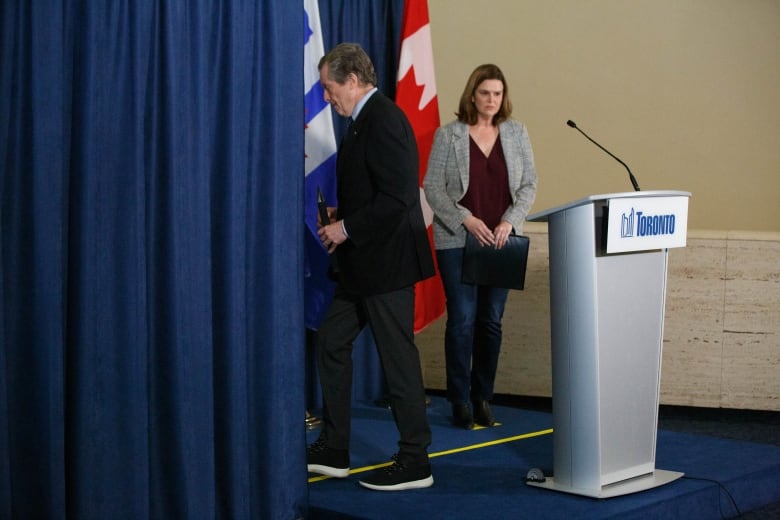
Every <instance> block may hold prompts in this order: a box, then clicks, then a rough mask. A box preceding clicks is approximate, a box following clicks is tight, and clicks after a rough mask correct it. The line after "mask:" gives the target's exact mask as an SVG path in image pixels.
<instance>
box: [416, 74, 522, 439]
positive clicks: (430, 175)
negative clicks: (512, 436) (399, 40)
mask: <svg viewBox="0 0 780 520" xmlns="http://www.w3.org/2000/svg"><path fill="white" fill-rule="evenodd" d="M511 114H512V103H511V102H510V101H509V92H508V89H507V84H506V79H505V78H504V74H503V73H502V72H501V69H499V68H498V67H497V66H495V65H492V64H486V65H480V66H479V67H477V68H476V69H475V70H474V72H472V73H471V76H469V79H468V81H467V82H466V88H465V89H464V90H463V95H461V98H460V104H459V106H458V112H457V113H456V114H455V115H456V116H457V119H456V120H455V121H453V122H451V123H449V124H447V125H445V126H443V127H441V128H439V129H438V130H437V131H436V135H435V137H434V141H433V148H432V149H431V154H430V158H429V159H428V171H427V173H426V175H425V181H424V183H423V184H424V189H425V197H426V199H427V201H428V204H429V205H430V206H431V208H432V209H433V212H434V221H433V238H434V245H435V247H436V259H437V260H438V264H439V271H440V274H441V279H442V282H443V284H444V292H445V296H446V298H447V325H446V331H445V336H444V353H445V360H446V370H447V399H448V400H449V401H450V402H451V403H452V414H453V422H454V423H455V425H457V426H459V427H463V428H466V429H471V428H473V426H474V422H476V423H477V424H479V425H482V426H492V425H493V424H494V423H495V418H494V417H493V412H492V411H491V409H490V405H489V401H490V400H491V399H492V398H493V384H494V382H495V378H496V368H497V365H498V356H499V352H500V350H501V318H502V316H503V314H504V306H505V304H506V299H507V296H508V294H509V290H508V289H502V288H495V287H488V286H480V285H469V284H464V283H461V270H462V269H461V266H462V261H463V248H464V245H465V243H466V234H467V233H471V234H472V235H474V237H476V239H477V240H478V241H479V242H480V243H481V244H483V245H484V246H489V247H495V248H498V249H500V248H502V247H503V246H504V245H505V244H506V241H507V237H508V236H509V235H510V234H511V233H516V234H520V233H521V232H522V226H523V221H524V220H525V217H526V215H528V211H529V210H530V209H531V204H533V201H534V198H535V196H536V168H535V166H534V158H533V151H532V150H531V142H530V140H529V138H528V133H527V132H526V129H525V126H524V125H523V124H522V123H520V122H518V121H514V120H511V119H510V116H511ZM469 403H471V405H472V406H471V407H470V406H469ZM472 407H473V408H472ZM472 409H473V411H472Z"/></svg>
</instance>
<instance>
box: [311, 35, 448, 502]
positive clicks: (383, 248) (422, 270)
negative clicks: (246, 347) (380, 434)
mask: <svg viewBox="0 0 780 520" xmlns="http://www.w3.org/2000/svg"><path fill="white" fill-rule="evenodd" d="M319 70H320V82H321V83H322V86H323V88H324V91H325V94H324V97H325V101H327V102H328V103H330V104H331V105H332V106H333V108H334V109H335V110H336V112H337V113H338V114H339V115H341V116H345V117H350V118H351V123H350V127H349V129H348V131H347V134H346V135H345V136H344V138H343V140H342V142H341V144H340V146H339V150H338V158H337V166H336V178H337V192H338V203H339V207H338V210H336V208H328V213H329V216H330V220H331V223H330V224H328V225H325V226H322V227H320V229H319V236H320V240H321V241H322V244H323V245H324V246H325V247H326V248H327V249H328V251H329V253H331V254H332V255H334V256H335V260H336V261H335V262H334V263H333V264H334V266H337V267H338V272H337V275H336V276H337V284H336V292H335V296H334V299H333V303H332V304H331V307H330V309H329V310H328V313H327V315H326V317H325V319H324V321H323V323H322V325H321V326H320V329H319V332H318V346H319V371H320V374H319V375H320V383H321V386H322V398H323V427H322V428H323V429H322V433H321V434H320V437H319V439H318V440H317V441H316V442H315V443H314V444H312V445H311V446H309V448H308V451H307V465H308V470H309V471H310V472H313V473H320V474H323V475H329V476H332V477H338V478H344V477H346V476H347V475H349V438H350V407H351V390H352V343H353V341H354V339H355V338H356V337H357V336H358V334H359V333H360V331H361V330H362V329H363V327H365V326H366V324H368V325H370V327H371V331H372V332H373V336H374V340H375V343H376V346H377V350H378V351H379V356H380V360H381V364H382V367H383V370H384V375H385V381H386V383H387V387H388V394H389V399H390V406H391V409H392V411H393V417H394V418H395V423H396V426H397V428H398V431H399V433H400V441H399V442H398V445H399V450H398V453H397V454H395V455H394V456H393V464H392V465H390V466H387V467H384V468H380V469H379V470H376V471H374V472H372V473H371V474H369V475H368V476H366V477H364V478H363V479H361V480H360V484H361V485H363V486H365V487H368V488H371V489H377V490H387V491H396V490H404V489H414V488H424V487H429V486H431V485H432V484H433V476H432V475H431V468H430V464H429V462H428V452H427V448H428V446H429V445H430V443H431V430H430V427H429V425H428V418H427V416H426V406H425V389H424V387H423V381H422V369H421V367H420V356H419V352H418V351H417V347H416V346H415V344H414V284H415V282H417V281H419V280H422V279H424V278H427V277H429V276H432V275H433V274H434V267H433V257H432V254H431V249H430V244H429V243H428V236H427V233H426V229H425V223H424V221H423V215H422V209H421V206H420V195H419V193H420V192H419V186H418V182H417V172H418V156H417V144H416V141H415V137H414V132H413V131H412V128H411V126H410V125H409V121H408V120H407V119H406V116H405V115H404V114H403V112H402V111H401V109H400V108H398V106H396V105H395V103H393V102H392V101H391V100H390V99H388V98H387V97H385V96H384V95H382V94H381V93H380V92H379V91H378V90H377V88H376V82H377V81H376V72H375V71H374V66H373V64H372V63H371V60H370V58H369V57H368V55H366V53H365V51H364V50H363V49H362V48H361V47H360V46H359V45H356V44H349V43H342V44H340V45H338V46H336V47H335V48H334V49H332V50H331V51H330V52H328V53H327V54H326V55H325V56H324V57H323V58H322V59H321V60H320V63H319Z"/></svg>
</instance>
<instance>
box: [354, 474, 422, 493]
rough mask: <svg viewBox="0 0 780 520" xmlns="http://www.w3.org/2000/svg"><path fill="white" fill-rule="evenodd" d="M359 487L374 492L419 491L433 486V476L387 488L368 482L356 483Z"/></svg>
mask: <svg viewBox="0 0 780 520" xmlns="http://www.w3.org/2000/svg"><path fill="white" fill-rule="evenodd" d="M358 482H359V483H360V485H361V486H363V487H367V488H368V489H374V490H376V491H405V490H407V489H420V488H427V487H431V486H432V485H433V475H430V476H428V477H426V478H424V479H420V480H412V481H411V482H401V483H400V484H392V485H389V486H378V485H376V484H369V483H368V482H363V481H362V480H360V481H358Z"/></svg>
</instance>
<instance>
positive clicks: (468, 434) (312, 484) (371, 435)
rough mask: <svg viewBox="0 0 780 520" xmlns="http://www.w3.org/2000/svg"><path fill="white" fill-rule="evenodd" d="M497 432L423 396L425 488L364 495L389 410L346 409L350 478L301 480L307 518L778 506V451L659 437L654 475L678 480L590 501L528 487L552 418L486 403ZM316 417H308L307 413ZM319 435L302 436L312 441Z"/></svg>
mask: <svg viewBox="0 0 780 520" xmlns="http://www.w3.org/2000/svg"><path fill="white" fill-rule="evenodd" d="M493 410H494V414H495V416H496V419H497V420H498V421H499V423H500V424H499V425H498V426H496V427H493V428H478V429H475V430H471V431H467V430H463V429H459V428H455V427H454V426H452V425H451V422H450V414H451V411H450V406H449V403H447V401H446V400H445V399H444V398H442V397H435V396H434V397H431V404H430V406H429V408H428V417H429V421H430V424H431V430H432V432H433V443H432V445H431V446H430V448H429V455H430V458H431V467H432V471H433V477H434V485H433V487H431V488H428V489H421V490H412V491H405V492H381V491H371V490H368V489H365V488H363V487H362V486H360V485H359V484H358V480H359V478H360V476H361V475H362V474H363V473H364V472H365V471H370V470H372V469H374V468H376V467H377V466H379V465H381V464H384V463H387V462H388V461H389V460H390V456H391V455H392V454H393V453H394V452H395V451H397V444H396V442H397V437H398V435H397V431H396V429H395V425H394V423H393V418H392V414H391V412H390V410H388V409H387V408H384V407H380V406H377V405H376V404H374V403H365V404H356V405H355V406H354V408H353V412H352V443H351V449H350V453H351V468H352V470H351V472H350V476H349V477H348V478H346V479H331V478H327V477H320V476H316V475H309V477H310V478H309V508H310V511H309V518H312V519H328V518H342V519H343V518H364V519H383V518H388V519H389V518H393V519H398V518H406V519H409V520H411V519H417V518H426V519H434V518H534V519H544V518H553V519H555V518H588V519H603V518H685V519H697V518H701V519H711V518H733V517H736V516H738V515H739V514H740V513H746V512H749V511H752V510H755V509H758V508H761V507H763V506H765V505H767V504H772V503H774V502H778V501H780V446H776V445H773V444H762V443H756V442H745V441H736V440H730V439H722V438H716V437H712V436H707V435H700V434H689V433H678V432H672V431H666V430H663V429H661V430H659V432H658V436H657V449H656V468H657V469H663V470H667V471H675V472H683V473H684V474H685V476H684V477H682V478H680V479H678V480H675V481H673V482H671V483H668V484H665V485H663V486H660V487H657V488H654V489H650V490H646V491H642V492H639V493H634V494H629V495H624V496H618V497H614V498H608V499H595V498H589V497H584V496H579V495H572V494H568V493H561V492H558V491H553V490H549V489H543V488H538V487H532V486H529V485H527V484H526V483H525V476H526V474H527V472H528V470H529V469H530V468H532V467H538V468H540V469H542V470H543V471H544V473H545V475H547V476H550V475H552V473H553V442H552V436H553V435H554V433H553V431H552V415H551V414H550V413H546V412H540V411H534V410H526V409H522V408H514V407H505V406H493ZM315 413H316V411H315ZM318 434H319V431H317V430H314V431H311V432H309V433H308V441H309V442H313V441H314V440H315V439H316V437H317V435H318Z"/></svg>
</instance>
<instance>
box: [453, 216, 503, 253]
mask: <svg viewBox="0 0 780 520" xmlns="http://www.w3.org/2000/svg"><path fill="white" fill-rule="evenodd" d="M463 226H464V227H465V228H466V230H467V231H468V232H469V233H471V234H472V235H474V237H475V238H476V239H477V240H478V241H479V243H480V244H482V245H483V246H493V245H495V243H496V237H495V236H494V235H493V232H492V231H490V228H489V227H487V226H486V225H485V223H484V222H482V219H480V218H477V217H475V216H474V215H469V216H468V217H466V220H464V221H463ZM510 229H511V226H510Z"/></svg>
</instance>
